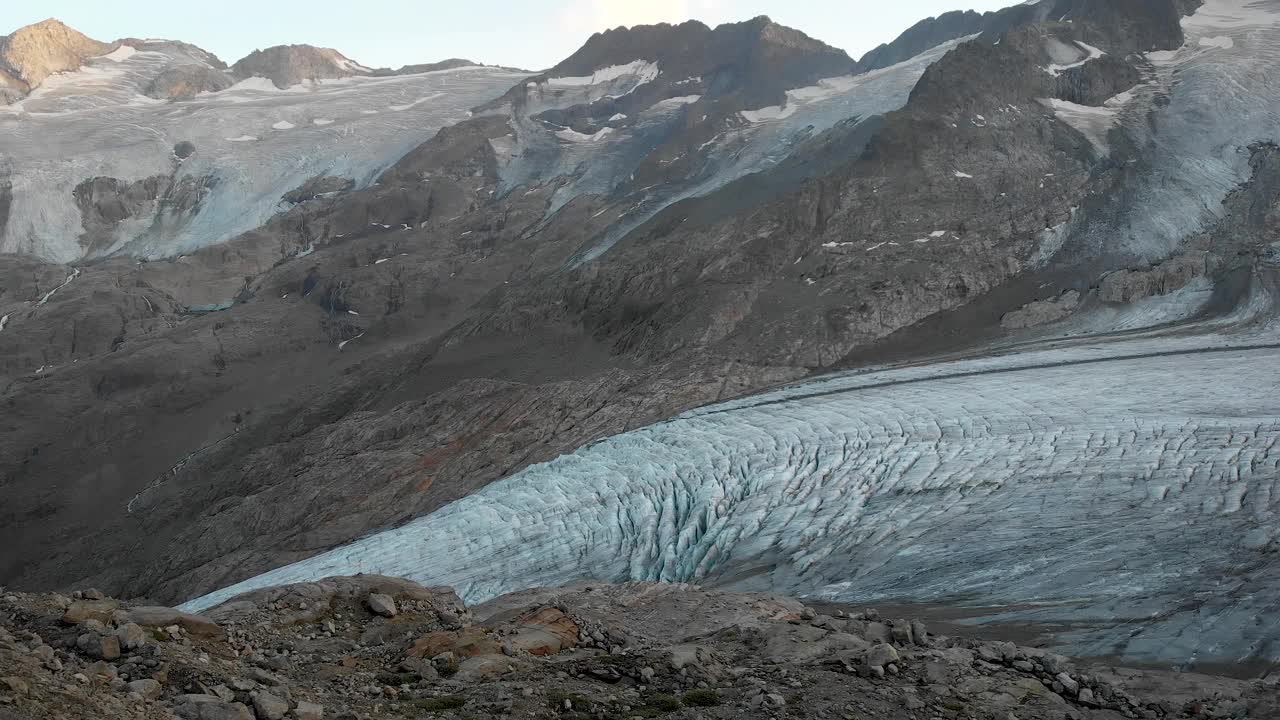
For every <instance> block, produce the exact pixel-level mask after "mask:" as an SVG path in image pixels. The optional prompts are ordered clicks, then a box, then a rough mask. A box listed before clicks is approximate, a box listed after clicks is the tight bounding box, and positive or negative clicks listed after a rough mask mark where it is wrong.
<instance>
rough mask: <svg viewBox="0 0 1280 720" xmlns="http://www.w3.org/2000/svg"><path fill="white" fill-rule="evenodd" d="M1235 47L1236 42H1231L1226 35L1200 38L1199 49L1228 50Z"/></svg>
mask: <svg viewBox="0 0 1280 720" xmlns="http://www.w3.org/2000/svg"><path fill="white" fill-rule="evenodd" d="M1235 46H1236V41H1235V40H1232V39H1231V38H1230V37H1228V36H1226V35H1219V36H1218V37H1202V38H1200V47H1211V48H1222V49H1223V50H1230V49H1231V48H1233V47H1235Z"/></svg>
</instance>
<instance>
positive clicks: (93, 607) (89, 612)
mask: <svg viewBox="0 0 1280 720" xmlns="http://www.w3.org/2000/svg"><path fill="white" fill-rule="evenodd" d="M119 607H120V603H118V602H116V601H115V600H74V601H72V603H71V604H70V605H68V606H67V609H66V611H65V612H63V613H62V622H63V623H64V624H66V625H79V624H80V623H82V622H84V621H86V620H97V621H98V622H100V623H103V624H104V625H105V624H106V623H109V622H111V615H112V613H114V612H115V610H116V609H117V608H119Z"/></svg>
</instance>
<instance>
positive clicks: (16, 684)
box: [0, 675, 31, 695]
mask: <svg viewBox="0 0 1280 720" xmlns="http://www.w3.org/2000/svg"><path fill="white" fill-rule="evenodd" d="M0 689H3V690H4V691H5V692H7V693H9V694H10V695H26V694H27V693H28V692H30V691H31V688H30V687H29V686H28V685H27V681H26V680H23V679H22V678H20V677H15V676H13V675H9V676H6V677H2V678H0Z"/></svg>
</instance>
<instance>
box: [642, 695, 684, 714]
mask: <svg viewBox="0 0 1280 720" xmlns="http://www.w3.org/2000/svg"><path fill="white" fill-rule="evenodd" d="M646 704H647V705H648V706H649V707H651V708H654V709H657V710H661V711H663V712H673V711H675V710H679V709H680V701H679V700H678V699H677V698H676V697H674V696H672V695H654V696H652V697H650V698H649V702H648V703H646Z"/></svg>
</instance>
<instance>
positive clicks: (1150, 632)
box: [185, 293, 1280, 662]
mask: <svg viewBox="0 0 1280 720" xmlns="http://www.w3.org/2000/svg"><path fill="white" fill-rule="evenodd" d="M1270 310H1271V303H1270V298H1269V297H1268V296H1266V294H1265V293H1261V294H1260V295H1259V297H1258V298H1255V301H1254V302H1253V303H1252V304H1250V305H1246V306H1245V308H1244V309H1243V310H1242V311H1241V312H1240V313H1239V314H1237V315H1236V316H1234V317H1231V318H1223V319H1219V320H1217V321H1214V322H1208V323H1204V324H1202V325H1200V326H1199V328H1198V330H1199V334H1196V333H1194V332H1188V330H1194V329H1195V328H1190V329H1188V328H1184V331H1183V332H1180V333H1178V334H1169V335H1163V334H1161V333H1157V332H1150V333H1147V334H1145V335H1142V334H1140V335H1136V336H1132V335H1131V336H1128V339H1124V340H1112V341H1106V340H1096V339H1095V340H1093V341H1087V342H1074V343H1072V342H1062V343H1058V344H1057V345H1051V346H1043V347H1042V348H1041V349H1038V350H1034V351H1027V352H1022V353H1017V354H1011V355H1003V356H990V357H983V358H976V359H968V360H957V361H951V362H938V363H931V364H923V365H917V366H911V367H903V368H894V369H882V370H874V371H870V372H863V373H855V374H849V375H845V376H838V377H834V378H831V379H825V380H821V381H816V382H809V383H805V384H802V385H798V386H795V387H792V388H788V389H785V390H780V391H776V392H772V393H767V394H764V395H760V396H755V397H751V398H745V399H741V400H737V401H733V402H729V403H723V404H720V405H716V406H712V407H708V408H703V409H700V410H696V411H693V412H690V413H686V414H685V415H683V416H681V417H678V418H676V419H673V420H671V421H668V422H664V423H659V424H657V425H654V426H652V427H648V428H644V429H641V430H637V431H633V432H629V433H626V434H623V435H619V436H616V437H613V438H609V439H606V440H603V441H601V442H598V443H595V444H593V445H591V446H589V447H586V448H583V449H581V450H579V451H578V452H576V453H574V454H572V455H567V456H564V457H561V458H559V459H557V460H555V461H553V462H550V463H546V464H543V465H537V466H533V467H530V468H528V469H527V470H525V471H523V472H521V473H519V474H517V475H514V476H512V477H511V478H508V479H506V480H504V481H501V482H498V483H494V484H493V485H490V486H488V487H487V488H485V489H484V490H483V491H481V492H479V493H477V494H475V495H472V496H470V497H467V498H464V499H462V500H459V501H457V502H455V503H453V504H451V505H449V506H446V507H444V508H442V509H440V510H439V511H437V512H435V513H433V514H431V515H428V516H426V517H423V518H420V519H418V520H415V521H413V522H411V523H409V524H407V525H405V526H403V527H400V528H396V529H394V530H388V531H385V532H381V533H378V534H376V535H372V536H369V537H366V538H364V539H362V540H359V541H357V542H354V543H352V544H349V545H347V546H344V547H340V548H338V549H335V550H333V551H330V552H327V553H324V554H322V555H319V556H317V557H314V558H311V559H308V560H304V561H301V562H298V563H295V564H293V565H289V566H286V567H283V568H280V569H278V570H275V571H272V572H269V573H266V574H264V575H261V576H259V577H256V578H253V579H251V580H248V581H245V582H243V583H240V584H238V585H235V586H232V587H230V588H226V589H224V590H221V591H218V592H216V593H213V594H211V595H207V596H205V597H202V598H199V599H197V600H194V601H192V602H190V603H188V604H187V605H186V606H185V607H186V608H187V609H189V610H196V609H201V608H206V607H209V606H211V605H213V604H215V603H217V602H220V601H222V600H225V599H227V598H229V597H231V596H233V595H235V594H237V593H240V592H245V591H247V590H250V589H253V588H258V587H264V586H270V585H275V584H281V583H290V582H301V581H307V580H313V579H317V578H320V577H324V576H328V575H342V574H352V573H357V572H377V573H386V574H390V575H403V576H407V577H410V578H412V579H415V580H418V581H421V582H425V583H433V584H447V585H452V586H454V587H455V588H457V589H458V590H459V592H460V593H461V594H462V595H463V597H464V598H465V599H466V600H467V601H469V602H478V601H483V600H485V599H487V598H491V597H494V596H496V595H499V594H501V593H505V592H509V591H513V590H516V589H520V588H524V587H531V586H540V585H553V586H554V585H560V584H564V583H567V582H572V581H575V580H579V579H588V578H592V579H600V580H606V581H622V580H627V579H634V580H667V581H700V582H704V583H718V584H721V585H726V586H729V587H733V588H738V589H765V588H767V589H770V590H777V591H783V592H789V593H794V594H800V595H808V596H812V597H822V598H828V599H833V600H839V601H846V602H879V601H886V600H895V601H904V600H905V601H915V602H924V601H927V602H972V603H974V604H977V605H981V606H993V607H1003V608H1006V609H1007V610H1008V614H1007V616H1006V619H1019V620H1023V621H1026V620H1039V621H1072V622H1076V623H1081V624H1080V625H1078V626H1076V629H1073V630H1072V631H1071V632H1070V633H1068V634H1065V635H1062V636H1060V637H1059V640H1060V641H1061V642H1062V643H1063V644H1064V646H1065V647H1066V648H1067V649H1069V650H1072V651H1074V652H1078V653H1083V654H1113V653H1114V654H1119V655H1123V656H1125V657H1126V658H1128V659H1130V660H1159V661H1170V660H1172V661H1178V662H1182V661H1186V660H1188V659H1190V658H1198V659H1199V660H1202V661H1208V660H1220V661H1228V662H1233V661H1237V660H1240V659H1242V658H1247V657H1261V658H1268V659H1277V658H1280V623H1276V622H1275V621H1274V618H1275V617H1276V612H1277V611H1278V610H1280V560H1278V559H1277V553H1276V550H1277V549H1280V522H1278V518H1277V511H1278V510H1280V448H1277V440H1280V375H1278V374H1277V373H1276V372H1275V368H1276V367H1278V366H1280V365H1278V363H1280V344H1278V343H1277V340H1280V334H1278V333H1277V332H1276V330H1275V328H1274V327H1272V326H1271V325H1269V324H1267V323H1266V321H1265V320H1259V317H1260V316H1263V315H1265V313H1266V312H1268V311H1270ZM1027 606H1030V607H1032V608H1033V609H1031V610H1027V609H1025V607H1027Z"/></svg>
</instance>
